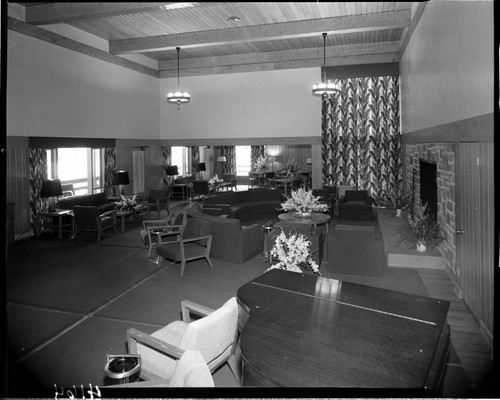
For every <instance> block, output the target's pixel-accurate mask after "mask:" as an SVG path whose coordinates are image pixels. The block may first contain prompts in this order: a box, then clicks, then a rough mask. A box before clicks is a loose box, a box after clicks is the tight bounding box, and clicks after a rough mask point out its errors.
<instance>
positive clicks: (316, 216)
mask: <svg viewBox="0 0 500 400" xmlns="http://www.w3.org/2000/svg"><path fill="white" fill-rule="evenodd" d="M278 219H279V220H280V221H283V222H293V223H294V224H302V225H311V230H313V229H314V231H316V229H318V225H323V224H325V225H326V233H328V223H329V222H330V216H329V215H328V214H323V213H316V212H315V213H312V215H311V217H310V218H303V217H302V218H301V217H298V216H296V215H295V213H293V212H286V213H282V214H279V215H278Z"/></svg>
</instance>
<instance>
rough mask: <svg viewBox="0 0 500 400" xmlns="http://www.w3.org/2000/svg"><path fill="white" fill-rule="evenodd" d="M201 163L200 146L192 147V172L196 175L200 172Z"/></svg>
mask: <svg viewBox="0 0 500 400" xmlns="http://www.w3.org/2000/svg"><path fill="white" fill-rule="evenodd" d="M199 162H200V148H199V147H198V146H191V171H193V172H192V173H193V175H196V174H197V173H198V172H199V171H198V163H199Z"/></svg>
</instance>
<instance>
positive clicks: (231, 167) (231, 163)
mask: <svg viewBox="0 0 500 400" xmlns="http://www.w3.org/2000/svg"><path fill="white" fill-rule="evenodd" d="M222 155H223V156H225V157H226V162H225V163H224V164H222V173H223V174H232V173H234V172H236V147H235V146H222Z"/></svg>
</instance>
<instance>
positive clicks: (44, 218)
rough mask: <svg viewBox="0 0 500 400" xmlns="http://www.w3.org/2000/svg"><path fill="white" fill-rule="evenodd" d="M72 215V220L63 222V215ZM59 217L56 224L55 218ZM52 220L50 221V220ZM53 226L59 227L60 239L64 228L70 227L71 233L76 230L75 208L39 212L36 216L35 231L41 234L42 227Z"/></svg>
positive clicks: (53, 227)
mask: <svg viewBox="0 0 500 400" xmlns="http://www.w3.org/2000/svg"><path fill="white" fill-rule="evenodd" d="M64 216H69V217H71V222H66V223H63V217H64ZM55 219H57V224H54V222H53V220H55ZM48 221H50V222H48ZM42 227H43V228H51V229H57V232H58V237H59V239H62V233H63V229H64V228H69V229H70V231H71V235H73V232H74V222H73V210H59V209H56V210H54V211H45V212H39V213H38V214H37V218H36V225H35V232H36V235H37V236H39V235H40V232H41V228H42Z"/></svg>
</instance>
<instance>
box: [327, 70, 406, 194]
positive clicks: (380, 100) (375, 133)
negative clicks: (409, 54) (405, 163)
mask: <svg viewBox="0 0 500 400" xmlns="http://www.w3.org/2000/svg"><path fill="white" fill-rule="evenodd" d="M398 79H399V78H398V77H397V76H384V77H368V78H349V79H342V80H339V81H338V82H339V83H340V86H341V90H340V93H339V94H337V95H335V96H328V97H325V98H323V103H322V104H323V106H322V116H323V119H322V172H323V174H322V175H323V184H324V185H355V186H356V187H357V188H358V189H364V190H369V191H370V192H371V194H372V195H373V196H375V197H378V196H382V195H383V193H384V192H385V191H386V190H388V189H393V188H395V187H397V186H398V185H399V183H400V182H401V143H400V129H399V80H398Z"/></svg>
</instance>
